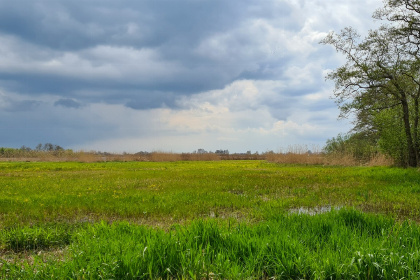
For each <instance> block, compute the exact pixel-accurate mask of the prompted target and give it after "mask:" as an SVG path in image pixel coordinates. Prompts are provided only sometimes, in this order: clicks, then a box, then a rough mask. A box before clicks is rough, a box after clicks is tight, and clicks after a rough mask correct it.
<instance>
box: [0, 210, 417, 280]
mask: <svg viewBox="0 0 420 280" xmlns="http://www.w3.org/2000/svg"><path fill="white" fill-rule="evenodd" d="M419 271H420V228H419V226H418V225H417V224H414V223H409V222H405V223H402V224H400V223H396V222H395V221H393V220H392V219H389V218H385V217H381V216H373V215H367V214H363V213H361V212H358V211H355V210H351V209H341V210H340V211H332V212H329V213H324V214H320V215H316V216H309V215H296V214H293V215H292V214H286V213H273V216H272V217H271V218H270V219H269V220H267V221H264V222H261V223H258V224H255V225H249V224H243V223H237V222H233V221H226V222H220V221H219V222H218V221H216V220H207V221H203V220H197V221H194V222H192V223H191V224H190V225H188V226H176V225H174V226H173V227H172V228H170V229H169V230H168V231H163V230H160V229H152V228H149V227H145V226H136V225H131V224H128V223H126V222H118V223H113V224H106V223H99V224H94V225H91V226H86V227H84V228H82V229H80V230H78V231H76V232H74V234H73V235H72V241H71V244H70V245H69V247H68V248H67V249H66V253H65V255H64V257H63V259H62V260H60V261H57V260H54V259H47V260H46V259H44V258H43V257H42V256H38V257H35V261H34V262H32V263H27V262H26V263H14V262H4V261H3V262H1V261H0V275H2V276H3V277H4V278H9V279H418V277H419V276H420V274H419Z"/></svg>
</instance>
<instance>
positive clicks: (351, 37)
mask: <svg viewBox="0 0 420 280" xmlns="http://www.w3.org/2000/svg"><path fill="white" fill-rule="evenodd" d="M390 2H392V1H390ZM384 14H385V13H382V15H384ZM396 30H398V28H396V27H394V26H392V27H390V26H385V25H383V26H381V27H380V28H379V29H377V30H372V31H370V32H369V34H368V35H367V36H366V38H364V39H363V40H360V35H359V34H358V33H357V32H356V31H355V30H354V29H353V28H351V27H347V28H345V29H343V30H342V31H341V33H340V34H336V33H334V32H332V33H330V34H329V35H328V36H327V37H326V38H325V39H323V40H322V41H321V43H323V44H329V45H332V46H333V47H335V49H336V50H337V51H338V52H340V53H342V54H344V55H345V56H346V59H347V62H346V64H345V65H343V66H341V67H339V68H337V69H336V70H335V71H332V72H331V73H330V74H328V75H327V79H330V80H333V81H334V82H335V90H334V97H335V99H336V102H337V104H338V106H339V108H340V110H341V114H340V116H341V117H347V116H348V115H349V114H350V113H352V112H354V113H355V115H356V126H355V128H356V129H359V130H365V131H366V130H369V129H372V130H376V132H377V133H379V137H380V136H381V135H380V132H381V130H380V129H379V128H380V126H378V119H380V115H381V114H382V112H385V111H388V112H395V113H396V114H395V115H394V116H395V117H397V118H400V120H401V122H400V123H401V124H402V127H403V132H404V133H403V136H404V138H405V139H404V142H405V144H406V151H405V152H406V153H407V162H406V163H405V164H406V165H408V166H417V165H418V164H419V139H418V138H419V137H418V135H419V133H418V130H419V98H420V76H419V69H420V61H419V59H418V57H417V56H416V55H414V52H413V48H412V46H411V45H410V44H408V43H407V39H406V37H404V36H402V34H403V32H402V31H400V32H397V31H396ZM382 120H385V119H384V118H382Z"/></svg>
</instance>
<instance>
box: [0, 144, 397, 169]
mask: <svg viewBox="0 0 420 280" xmlns="http://www.w3.org/2000/svg"><path fill="white" fill-rule="evenodd" d="M216 160H267V161H270V162H275V163H281V164H316V165H343V166H359V165H365V166H391V165H393V161H392V160H391V159H390V158H388V157H386V156H384V155H383V154H375V155H374V156H372V157H370V158H369V159H367V160H363V161H361V160H359V159H357V158H355V157H354V156H353V155H352V154H350V153H337V154H328V155H327V154H325V153H323V152H321V151H319V150H318V149H317V148H314V149H313V150H312V151H310V150H308V149H307V147H306V146H294V147H289V148H288V149H287V150H286V151H279V152H277V153H274V152H266V153H263V154H258V153H255V154H250V153H243V154H216V153H181V154H180V153H172V152H151V153H148V152H139V153H135V154H129V153H122V154H116V153H102V152H95V151H89V152H87V151H77V152H74V151H72V150H61V151H36V150H31V151H22V150H20V149H7V152H3V153H0V161H78V162H107V161H153V162H163V161H216Z"/></svg>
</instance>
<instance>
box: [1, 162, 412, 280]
mask: <svg viewBox="0 0 420 280" xmlns="http://www.w3.org/2000/svg"><path fill="white" fill-rule="evenodd" d="M0 184H1V186H2V187H1V188H0V217H1V222H0V228H1V234H0V242H1V243H0V250H1V251H0V252H1V253H0V254H1V255H0V277H3V278H10V279H16V278H23V279H46V278H56V279H65V278H74V279H98V278H106V279H111V278H114V279H115V278H117V279H157V278H163V279H167V278H169V279H171V278H192V279H194V278H198V279H205V278H208V279H213V278H217V279H226V278H228V279H243V278H251V279H254V278H257V279H265V278H267V279H268V278H270V277H276V278H278V279H280V278H285V279H288V278H290V279H296V278H312V279H326V278H330V277H333V278H337V279H350V278H352V279H377V278H378V277H379V276H380V277H382V278H383V279H395V278H401V277H406V278H415V277H420V274H419V272H420V266H419V261H420V227H419V225H418V224H417V222H418V221H419V220H420V172H419V170H417V169H398V168H390V167H338V166H314V165H281V164H275V163H268V162H266V161H257V160H254V161H188V162H185V161H176V162H103V163H80V162H0ZM331 208H332V209H333V210H332V211H329V210H331ZM326 210H328V211H326ZM324 211H326V212H325V213H322V212H324ZM361 211H364V212H365V213H363V212H361ZM299 212H303V213H307V214H299ZM315 214H316V215H315ZM408 220H412V221H413V222H408Z"/></svg>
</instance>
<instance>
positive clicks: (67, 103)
mask: <svg viewBox="0 0 420 280" xmlns="http://www.w3.org/2000/svg"><path fill="white" fill-rule="evenodd" d="M54 106H63V107H67V108H75V109H77V108H80V107H82V104H81V103H79V102H77V101H75V100H73V99H69V98H62V99H59V100H57V101H56V102H54Z"/></svg>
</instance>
